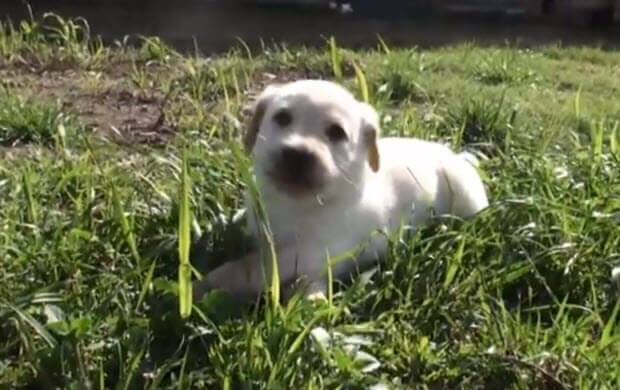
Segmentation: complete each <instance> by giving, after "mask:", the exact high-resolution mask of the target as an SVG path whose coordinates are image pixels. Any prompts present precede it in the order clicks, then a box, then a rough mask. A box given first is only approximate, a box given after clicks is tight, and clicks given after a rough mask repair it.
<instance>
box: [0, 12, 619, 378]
mask: <svg viewBox="0 0 620 390" xmlns="http://www.w3.org/2000/svg"><path fill="white" fill-rule="evenodd" d="M57 27H58V28H56V29H55V30H53V31H49V30H46V29H45V28H44V27H43V26H41V25H40V24H37V23H36V22H27V23H26V22H24V23H22V24H21V25H19V26H11V25H8V24H4V25H2V28H1V29H0V82H1V89H0V150H1V156H0V226H1V228H0V242H1V245H0V297H1V298H0V320H1V321H0V386H2V387H9V388H119V389H136V388H153V389H155V388H173V387H176V388H227V389H242V388H244V389H249V388H270V389H271V388H281V389H289V388H295V387H298V388H308V389H314V388H334V389H336V388H371V387H372V388H395V389H409V388H430V389H444V388H497V389H505V388H523V389H525V388H541V389H569V388H609V389H612V388H618V387H619V386H620V365H619V364H618V356H620V332H619V331H618V322H619V318H618V311H619V310H620V303H619V302H620V281H619V280H617V278H616V279H614V278H613V277H612V273H614V271H613V270H614V269H617V267H619V266H620V250H619V248H620V230H619V229H618V225H619V224H620V169H618V162H619V158H620V148H619V146H618V145H619V142H620V138H619V136H620V129H619V127H620V99H619V98H618V96H620V53H618V52H613V51H604V50H600V49H597V48H563V47H561V46H559V45H558V46H552V47H539V48H535V49H528V50H525V49H519V48H517V47H512V46H502V47H484V48H483V47H478V46H476V45H474V44H462V45H458V46H450V47H444V48H438V49H433V50H418V49H416V48H410V49H398V50H396V49H394V50H390V48H388V47H386V46H385V45H383V44H381V42H377V49H376V50H369V51H349V50H344V49H341V48H338V47H337V43H335V42H332V44H331V45H327V44H326V47H325V49H305V48H287V47H266V48H265V50H264V51H263V52H261V53H257V52H251V51H249V50H248V49H247V48H245V47H244V46H243V45H242V44H240V45H239V47H238V48H234V49H231V51H230V53H229V54H227V55H222V56H218V57H212V58H206V57H203V56H201V55H200V54H191V55H190V54H185V55H182V54H179V53H176V52H175V51H174V50H172V49H170V48H168V47H167V46H166V45H164V44H163V43H161V42H160V41H159V40H158V39H155V38H151V39H144V40H143V42H142V44H141V45H140V46H139V47H137V48H135V47H129V46H127V45H124V44H122V43H120V44H118V45H115V46H110V47H104V46H103V45H101V44H100V43H98V41H97V40H93V39H90V37H89V36H88V35H87V34H84V32H85V30H84V29H83V28H82V25H81V24H80V22H79V21H72V20H62V19H59V20H58V25H57ZM301 77H321V78H326V79H332V80H336V81H339V82H341V83H343V84H344V85H346V86H348V87H350V88H351V90H352V91H354V92H355V93H356V94H358V96H359V97H360V98H362V97H363V96H364V95H367V96H368V98H369V100H370V102H371V103H372V104H373V105H374V106H375V107H376V108H377V109H378V110H379V112H380V113H381V123H382V130H383V133H384V134H388V135H402V136H415V137H420V138H424V139H433V140H441V141H444V142H447V143H449V144H451V145H452V146H453V147H454V148H456V149H458V150H463V149H467V150H471V151H473V152H475V153H478V154H479V156H480V158H481V160H482V164H481V172H482V174H483V176H484V181H485V184H486V186H487V188H488V192H489V195H490V198H491V202H492V205H491V207H490V208H489V209H488V210H486V211H484V212H483V213H482V214H480V215H479V216H477V217H476V218H474V219H472V220H470V221H450V220H439V221H437V223H436V224H435V225H433V226H430V227H428V228H427V229H425V230H423V231H422V232H420V233H418V234H416V235H414V236H413V237H408V236H399V237H393V239H392V245H391V250H390V253H389V255H388V256H387V257H386V258H385V259H384V262H383V263H381V265H380V266H378V267H376V268H375V269H373V270H371V271H370V273H367V274H361V275H358V276H356V277H354V278H353V280H352V281H344V282H343V283H338V284H336V286H335V288H334V291H333V294H330V296H329V299H330V303H329V304H324V303H320V302H314V303H313V302H306V301H303V300H293V301H291V302H288V303H287V304H281V303H280V302H279V300H278V299H277V298H278V297H277V294H275V293H274V292H273V291H271V292H269V293H268V294H267V295H266V296H265V298H264V299H262V300H260V302H255V303H243V302H238V301H236V300H235V299H234V298H233V297H226V296H223V295H222V294H219V293H217V292H213V293H211V294H209V295H207V296H206V297H205V298H204V299H203V300H201V301H200V302H194V305H193V310H192V312H191V315H190V316H189V317H187V318H184V317H182V316H181V315H180V307H179V303H181V302H182V303H183V304H185V303H187V300H185V299H184V298H183V297H185V295H184V294H183V292H184V291H185V286H186V283H185V282H186V279H185V278H179V277H178V272H179V270H181V274H182V275H184V276H185V277H189V276H190V275H191V276H192V278H194V279H195V278H196V277H197V274H198V273H200V272H205V270H207V269H209V268H211V267H213V266H215V265H216V264H218V263H220V262H222V261H224V260H226V259H230V258H233V257H234V256H235V255H238V254H239V253H240V252H241V251H242V250H243V247H244V246H246V244H248V243H247V238H246V237H245V236H243V234H242V232H241V231H240V230H239V229H238V226H237V225H236V224H235V223H233V216H234V215H235V214H236V213H237V211H238V210H239V208H240V207H241V206H242V205H241V203H240V198H241V193H242V190H243V189H244V188H245V187H246V186H247V185H248V183H249V182H248V177H249V176H248V175H247V173H248V172H247V166H248V164H247V162H248V161H247V159H246V158H245V157H244V156H243V154H242V153H241V152H240V150H241V149H240V148H239V140H240V137H241V134H242V132H243V128H244V123H245V122H246V120H247V106H248V104H249V103H251V101H252V97H253V96H255V94H256V93H257V92H258V91H260V89H261V88H262V87H263V86H264V85H266V84H267V83H269V82H272V81H274V80H291V79H297V78H301ZM190 235H191V236H192V237H193V238H192V241H193V242H194V245H192V250H191V256H190V259H189V260H190V261H191V263H192V265H193V266H194V267H195V269H196V271H195V272H192V271H190V272H187V269H188V268H187V266H185V265H183V264H186V263H181V266H179V264H180V262H181V261H182V259H185V256H184V254H185V253H186V252H185V251H184V250H180V251H178V250H177V248H178V247H180V248H186V247H187V246H186V244H187V242H188V241H189V236H190ZM183 261H184V260H183ZM617 272H618V271H615V274H616V275H617ZM179 295H180V296H181V297H182V299H180V298H179ZM373 386H375V387H373Z"/></svg>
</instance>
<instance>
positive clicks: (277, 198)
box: [203, 80, 488, 295]
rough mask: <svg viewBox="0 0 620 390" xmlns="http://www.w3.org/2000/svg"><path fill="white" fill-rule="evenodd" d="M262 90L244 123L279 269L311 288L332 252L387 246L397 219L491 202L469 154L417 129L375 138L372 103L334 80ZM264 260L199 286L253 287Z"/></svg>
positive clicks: (413, 222) (344, 267) (468, 210)
mask: <svg viewBox="0 0 620 390" xmlns="http://www.w3.org/2000/svg"><path fill="white" fill-rule="evenodd" d="M265 95H266V96H267V97H265ZM262 99H263V100H262V102H266V103H264V104H266V105H267V106H264V107H260V104H261V100H260V99H259V106H258V107H257V111H263V112H262V113H260V112H259V115H260V116H261V117H260V118H259V119H258V120H256V122H257V123H255V127H256V129H255V130H254V131H255V134H252V129H250V133H249V138H250V139H251V144H250V145H249V147H248V149H252V151H253V153H252V154H253V157H254V167H255V174H256V179H257V184H258V186H259V188H260V192H261V195H262V202H263V205H264V208H265V211H266V213H267V218H268V220H269V225H270V227H271V231H272V233H273V238H274V242H275V247H276V253H277V258H278V268H279V269H278V270H279V274H280V278H281V280H282V281H290V280H292V279H295V278H297V277H300V276H303V277H306V278H308V279H309V281H310V286H309V289H307V291H306V292H307V293H308V294H316V293H323V292H325V291H326V288H327V286H326V276H325V270H326V259H327V256H328V255H329V256H331V257H336V258H338V257H339V256H341V255H343V254H347V253H351V251H355V250H357V249H360V247H362V250H361V251H357V252H355V253H356V258H355V260H356V262H357V263H358V264H360V263H361V264H362V265H363V264H364V263H367V262H369V261H372V260H374V259H376V258H378V257H380V256H381V255H382V254H383V253H384V252H385V250H386V247H387V237H386V234H390V233H394V232H395V231H397V230H398V229H399V228H400V227H401V226H402V225H403V224H408V225H410V226H412V227H414V228H415V227H417V226H420V225H422V224H424V223H425V222H426V221H427V220H428V218H429V214H430V213H431V210H432V211H433V212H434V213H435V214H452V215H456V216H459V217H463V218H467V217H470V216H472V215H474V214H476V213H477V212H478V211H480V210H481V209H483V208H485V207H486V206H487V205H488V201H487V197H486V194H485V190H484V187H483V184H482V182H481V180H480V177H479V176H478V173H477V171H476V169H475V168H474V166H473V165H472V164H471V162H470V161H469V160H468V158H467V156H466V155H463V154H455V153H453V152H452V151H451V150H450V149H449V148H447V147H445V146H443V145H440V144H437V143H432V142H426V141H422V140H417V139H404V138H384V139H380V140H377V138H378V133H379V128H378V121H377V117H376V114H375V113H374V110H372V109H371V108H370V107H369V106H368V105H366V104H364V103H359V102H357V101H355V99H354V98H353V97H352V96H351V95H350V94H349V93H348V92H346V91H345V90H344V89H342V88H340V87H338V86H336V85H334V84H331V83H328V82H323V81H312V80H309V81H300V82H296V83H291V84H288V85H285V86H283V87H280V89H279V90H278V91H277V92H274V91H272V92H271V94H269V93H268V91H266V92H265V93H264V94H263V97H262ZM269 106H272V107H269ZM283 110H286V111H283ZM282 112H286V113H288V114H290V115H287V116H283V115H282ZM279 115H280V117H278V116H279ZM296 118H299V119H297V120H296ZM284 119H285V120H284ZM274 120H275V125H274V124H273V121H274ZM270 121H271V122H270ZM334 123H337V127H338V128H339V129H338V130H337V131H336V130H334V125H333V124H334ZM296 124H297V126H295V125H296ZM326 129H327V130H326ZM340 130H344V134H341V133H340ZM323 131H326V134H327V136H324V134H323ZM252 138H253V139H252ZM290 150H294V151H302V152H303V153H302V154H300V153H297V152H295V153H293V154H291V153H292V152H290ZM291 167H293V168H296V169H297V170H301V171H302V172H297V173H295V172H296V171H295V170H294V169H292V168H291ZM282 170H283V171H282ZM282 172H284V173H282ZM297 174H298V175H301V176H302V178H303V177H304V175H306V176H307V178H306V179H298V178H297ZM298 182H299V183H301V184H299V183H298ZM292 183H295V184H292ZM298 187H299V188H298ZM246 204H247V207H248V216H249V227H250V229H251V231H252V233H253V234H254V236H255V237H260V231H259V224H258V223H257V221H256V220H255V218H254V216H255V213H254V212H253V207H254V203H253V202H252V200H251V199H249V198H248V199H246ZM376 231H379V232H384V233H386V234H373V232H376ZM353 264H354V263H353V262H351V261H342V262H340V263H338V264H337V265H336V266H335V267H334V269H333V270H334V272H335V274H336V276H341V275H343V274H346V273H347V272H348V269H349V267H350V266H351V265H353ZM261 267H262V263H261V261H260V259H259V255H258V254H257V253H253V254H250V255H248V256H247V257H246V258H244V259H242V260H240V261H237V262H231V263H228V264H225V265H224V266H222V267H220V268H218V269H217V270H215V271H213V272H212V273H210V274H209V275H207V278H206V280H205V282H204V285H203V287H207V288H214V287H215V288H220V289H224V290H227V291H230V292H235V293H245V294H250V295H254V294H256V293H258V292H260V291H261V289H262V288H263V281H264V280H265V279H264V276H265V275H264V273H263V271H262V268H261ZM267 271H269V270H267Z"/></svg>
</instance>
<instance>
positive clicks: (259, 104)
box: [243, 84, 280, 153]
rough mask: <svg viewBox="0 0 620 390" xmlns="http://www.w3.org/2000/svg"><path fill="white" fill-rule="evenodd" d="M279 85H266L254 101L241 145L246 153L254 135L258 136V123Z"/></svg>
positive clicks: (251, 145) (250, 147)
mask: <svg viewBox="0 0 620 390" xmlns="http://www.w3.org/2000/svg"><path fill="white" fill-rule="evenodd" d="M279 87H280V85H279V84H272V85H269V86H267V88H265V90H263V92H261V94H260V95H259V96H258V98H257V99H256V102H255V103H254V108H253V110H252V117H251V118H250V122H249V124H248V128H247V130H246V133H245V136H244V137H243V146H244V147H245V150H246V151H247V152H248V153H251V152H252V149H253V148H254V144H255V143H256V137H258V130H259V129H260V124H261V122H262V121H263V116H264V115H265V111H266V110H267V106H268V105H269V103H270V102H271V100H272V99H273V97H274V95H275V92H276V90H277V89H278V88H279Z"/></svg>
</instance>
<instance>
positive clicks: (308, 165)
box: [281, 146, 316, 173]
mask: <svg viewBox="0 0 620 390" xmlns="http://www.w3.org/2000/svg"><path fill="white" fill-rule="evenodd" d="M281 153H282V154H281V156H282V163H284V164H286V165H287V167H286V169H287V170H288V171H289V172H299V173H302V172H307V171H309V170H310V169H312V167H314V165H315V163H316V156H315V155H314V154H313V153H312V152H310V151H308V150H304V149H299V148H294V147H291V146H285V147H283V148H282V152H281Z"/></svg>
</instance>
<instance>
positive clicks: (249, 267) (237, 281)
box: [193, 247, 296, 299]
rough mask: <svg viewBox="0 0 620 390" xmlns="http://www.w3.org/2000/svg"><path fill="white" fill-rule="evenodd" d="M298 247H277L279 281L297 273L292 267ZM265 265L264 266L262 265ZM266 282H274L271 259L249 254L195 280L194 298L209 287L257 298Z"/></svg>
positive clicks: (254, 253) (200, 295) (202, 293)
mask: <svg viewBox="0 0 620 390" xmlns="http://www.w3.org/2000/svg"><path fill="white" fill-rule="evenodd" d="M295 253H296V249H295V248H294V247H286V248H282V249H281V250H278V252H277V260H278V271H279V276H280V280H287V279H290V278H292V277H293V276H294V272H295V270H294V268H293V267H292V266H291V263H292V261H291V260H292V259H294V257H295ZM263 264H264V267H263ZM265 281H271V262H270V261H265V262H263V260H262V258H261V254H260V253H259V252H253V253H250V254H248V255H246V256H244V257H242V258H241V259H239V260H236V261H230V262H227V263H224V264H223V265H221V266H220V267H218V268H216V269H215V270H213V271H211V272H209V273H208V274H207V275H206V276H205V277H204V278H203V279H202V280H199V281H197V282H195V283H194V286H193V287H194V297H196V298H197V299H200V298H201V297H202V296H203V295H204V294H205V293H206V292H208V291H209V290H213V289H217V290H221V291H224V292H226V293H230V294H235V295H243V296H248V297H256V296H257V295H258V294H260V293H261V292H262V291H263V289H264V288H265Z"/></svg>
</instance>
